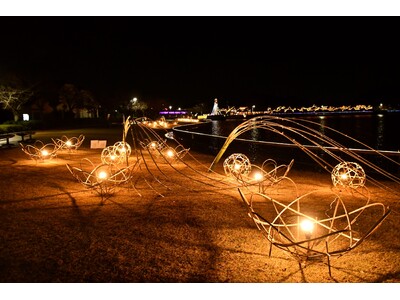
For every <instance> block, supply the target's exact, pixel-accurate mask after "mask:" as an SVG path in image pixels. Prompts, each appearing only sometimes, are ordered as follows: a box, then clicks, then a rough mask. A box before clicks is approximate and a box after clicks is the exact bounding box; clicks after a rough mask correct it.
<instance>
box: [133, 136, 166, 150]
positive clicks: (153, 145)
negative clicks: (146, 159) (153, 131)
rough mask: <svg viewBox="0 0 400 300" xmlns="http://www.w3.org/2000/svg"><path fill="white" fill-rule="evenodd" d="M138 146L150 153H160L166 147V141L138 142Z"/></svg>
mask: <svg viewBox="0 0 400 300" xmlns="http://www.w3.org/2000/svg"><path fill="white" fill-rule="evenodd" d="M139 143H140V145H141V146H142V148H143V149H144V150H148V151H151V152H152V153H158V154H159V153H160V151H162V150H163V149H164V148H165V147H167V143H166V141H158V140H148V139H146V140H144V141H139Z"/></svg>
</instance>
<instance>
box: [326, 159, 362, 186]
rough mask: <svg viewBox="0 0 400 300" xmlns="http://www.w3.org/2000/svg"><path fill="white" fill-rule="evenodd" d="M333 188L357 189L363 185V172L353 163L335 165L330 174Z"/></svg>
mask: <svg viewBox="0 0 400 300" xmlns="http://www.w3.org/2000/svg"><path fill="white" fill-rule="evenodd" d="M331 178H332V183H333V185H334V186H343V187H351V188H358V187H362V186H364V184H365V179H366V175H365V171H364V169H363V168H362V167H361V166H360V165H359V164H358V163H355V162H347V161H345V162H341V163H340V164H338V165H336V166H335V167H334V168H333V170H332V174H331Z"/></svg>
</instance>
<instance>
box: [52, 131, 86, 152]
mask: <svg viewBox="0 0 400 300" xmlns="http://www.w3.org/2000/svg"><path fill="white" fill-rule="evenodd" d="M52 140H53V143H54V144H55V145H57V147H58V148H59V149H60V150H68V151H69V152H71V151H76V150H78V148H79V147H80V146H81V145H82V143H83V141H84V140H85V136H84V135H82V134H81V135H79V137H71V138H68V137H67V136H65V135H63V136H62V137H61V139H56V140H54V139H52Z"/></svg>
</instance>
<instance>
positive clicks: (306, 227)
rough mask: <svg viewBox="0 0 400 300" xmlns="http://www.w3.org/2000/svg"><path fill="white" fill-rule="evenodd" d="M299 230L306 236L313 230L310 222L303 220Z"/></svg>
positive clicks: (312, 224)
mask: <svg viewBox="0 0 400 300" xmlns="http://www.w3.org/2000/svg"><path fill="white" fill-rule="evenodd" d="M300 228H301V230H303V231H304V232H305V233H306V234H311V233H312V232H313V230H314V223H313V222H312V221H310V220H307V219H306V220H303V221H302V222H301V224H300Z"/></svg>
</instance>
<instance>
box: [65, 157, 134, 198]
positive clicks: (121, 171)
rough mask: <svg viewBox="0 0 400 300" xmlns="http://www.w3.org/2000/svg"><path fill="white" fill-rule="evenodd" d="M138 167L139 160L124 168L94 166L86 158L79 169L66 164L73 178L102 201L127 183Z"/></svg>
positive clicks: (103, 164) (102, 165) (105, 165)
mask: <svg viewBox="0 0 400 300" xmlns="http://www.w3.org/2000/svg"><path fill="white" fill-rule="evenodd" d="M84 164H86V166H84ZM138 165H139V160H137V161H136V162H135V163H134V164H132V165H129V166H127V167H124V168H119V167H117V166H116V165H115V164H105V163H102V164H99V165H94V164H93V163H92V162H91V161H90V160H89V159H87V158H85V159H83V160H82V162H81V166H80V167H79V168H78V167H73V166H71V165H69V164H66V166H67V168H68V170H69V171H70V172H71V174H72V176H73V177H75V178H76V179H77V180H78V181H79V182H80V183H81V184H82V185H84V186H85V187H86V188H89V189H93V190H94V191H96V192H97V193H98V194H99V195H100V196H101V197H102V198H103V199H104V197H108V196H111V195H112V194H113V192H114V189H115V188H116V187H117V186H119V185H121V184H124V183H127V182H129V180H130V179H131V178H132V175H133V172H134V170H135V168H136V167H137V166H138Z"/></svg>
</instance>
